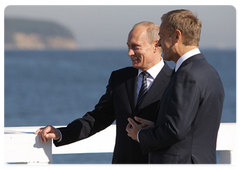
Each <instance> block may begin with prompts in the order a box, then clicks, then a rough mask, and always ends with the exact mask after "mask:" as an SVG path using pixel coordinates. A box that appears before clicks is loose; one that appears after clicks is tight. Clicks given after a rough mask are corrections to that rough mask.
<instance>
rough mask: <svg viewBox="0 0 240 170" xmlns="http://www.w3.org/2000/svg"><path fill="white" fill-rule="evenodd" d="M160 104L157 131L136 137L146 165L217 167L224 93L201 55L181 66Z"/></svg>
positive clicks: (214, 72) (142, 133)
mask: <svg viewBox="0 0 240 170" xmlns="http://www.w3.org/2000/svg"><path fill="white" fill-rule="evenodd" d="M161 101H162V102H161V105H160V108H159V112H158V118H157V123H156V127H155V128H153V129H149V130H142V131H141V132H140V133H139V140H140V145H141V148H142V150H143V152H145V153H148V152H150V154H149V163H159V164H161V163H164V164H165V163H166V164H167V163H170V164H176V163H187V164H191V163H200V164H207V163H216V139H217V133H218V128H219V124H220V119H221V114H222V108H223V101H224V89H223V85H222V82H221V79H220V77H219V75H218V73H217V71H216V70H215V69H214V68H213V67H212V66H211V65H210V64H209V63H208V62H207V61H206V59H205V58H204V56H203V55H202V54H198V55H195V56H192V57H191V58H189V59H187V60H186V61H185V62H183V63H182V65H181V66H180V68H179V70H178V71H177V72H176V73H175V74H174V75H173V76H172V78H171V81H170V83H169V86H168V87H167V89H166V91H165V93H164V95H163V97H162V100H161Z"/></svg>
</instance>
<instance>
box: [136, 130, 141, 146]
mask: <svg viewBox="0 0 240 170" xmlns="http://www.w3.org/2000/svg"><path fill="white" fill-rule="evenodd" d="M140 131H141V130H139V131H138V133H137V141H138V143H140V140H139V133H140Z"/></svg>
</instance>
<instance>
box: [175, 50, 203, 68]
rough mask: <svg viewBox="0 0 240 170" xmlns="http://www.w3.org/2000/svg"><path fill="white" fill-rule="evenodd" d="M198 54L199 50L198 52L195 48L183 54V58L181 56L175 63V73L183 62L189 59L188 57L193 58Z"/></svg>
mask: <svg viewBox="0 0 240 170" xmlns="http://www.w3.org/2000/svg"><path fill="white" fill-rule="evenodd" d="M199 53H201V52H200V50H199V49H198V48H195V49H193V50H191V51H188V52H187V53H185V54H184V55H183V56H181V57H180V58H179V59H178V61H177V63H176V67H175V72H176V71H177V70H178V69H179V67H180V66H181V65H182V63H183V62H184V61H185V60H187V59H188V58H190V57H192V56H194V55H196V54H199Z"/></svg>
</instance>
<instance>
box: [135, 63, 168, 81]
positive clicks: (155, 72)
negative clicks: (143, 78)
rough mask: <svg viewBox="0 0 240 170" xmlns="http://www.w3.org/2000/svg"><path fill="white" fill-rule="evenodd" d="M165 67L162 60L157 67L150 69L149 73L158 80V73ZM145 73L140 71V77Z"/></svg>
mask: <svg viewBox="0 0 240 170" xmlns="http://www.w3.org/2000/svg"><path fill="white" fill-rule="evenodd" d="M163 66H164V61H163V59H161V61H160V62H159V63H157V64H156V65H155V66H153V67H151V68H150V69H148V70H147V72H148V73H149V74H150V75H151V77H152V78H154V79H155V78H156V77H157V75H158V73H159V72H160V71H161V70H162V68H163ZM141 72H143V71H142V70H140V69H139V70H138V76H139V75H140V74H141Z"/></svg>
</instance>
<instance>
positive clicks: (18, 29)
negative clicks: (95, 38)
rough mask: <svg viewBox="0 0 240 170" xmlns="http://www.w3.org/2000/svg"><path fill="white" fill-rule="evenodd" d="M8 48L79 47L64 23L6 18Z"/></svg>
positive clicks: (6, 46)
mask: <svg viewBox="0 0 240 170" xmlns="http://www.w3.org/2000/svg"><path fill="white" fill-rule="evenodd" d="M4 45H5V49H6V50H11V49H12V50H45V49H69V50H71V49H73V50H74V49H78V45H77V43H76V41H75V39H74V37H73V35H72V33H71V32H70V31H69V30H68V29H67V28H65V27H63V26H62V25H59V24H57V23H54V22H49V21H39V20H30V19H16V18H15V19H14V18H5V19H4Z"/></svg>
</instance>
